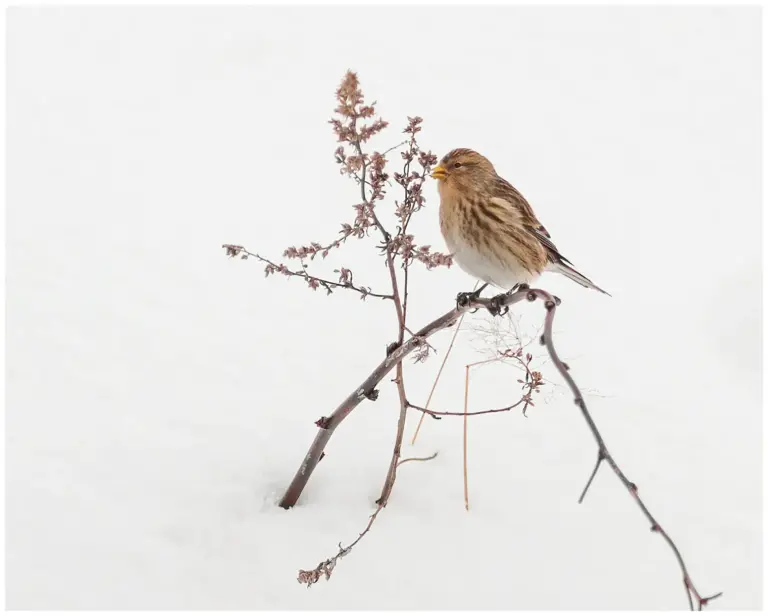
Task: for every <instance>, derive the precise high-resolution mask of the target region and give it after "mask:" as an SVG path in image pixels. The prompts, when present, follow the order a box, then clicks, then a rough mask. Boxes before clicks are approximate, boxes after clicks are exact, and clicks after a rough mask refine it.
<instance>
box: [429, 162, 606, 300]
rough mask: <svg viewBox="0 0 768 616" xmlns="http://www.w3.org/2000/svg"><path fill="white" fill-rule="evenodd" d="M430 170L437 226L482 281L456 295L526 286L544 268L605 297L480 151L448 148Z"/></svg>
mask: <svg viewBox="0 0 768 616" xmlns="http://www.w3.org/2000/svg"><path fill="white" fill-rule="evenodd" d="M430 175H431V177H432V178H434V179H436V180H437V190H438V193H439V195H440V231H441V233H442V235H443V238H444V239H445V243H446V244H447V246H448V249H449V251H450V252H451V254H452V256H453V260H454V261H455V262H456V263H457V264H458V265H459V267H461V269H463V270H464V271H465V272H466V273H467V274H469V275H470V276H472V277H474V278H477V279H479V280H481V281H483V282H484V283H485V284H483V285H482V286H481V287H480V288H479V289H477V290H476V291H474V292H472V293H460V294H459V296H468V297H465V300H466V299H469V298H470V297H471V298H477V297H479V296H480V293H481V292H482V291H483V289H485V288H486V287H487V286H488V285H489V284H490V285H493V286H494V287H497V288H499V289H501V290H502V291H505V292H511V291H514V290H516V289H520V288H527V287H528V286H529V285H530V283H532V282H533V281H535V280H536V279H537V278H538V277H539V276H540V275H541V274H542V273H543V272H545V271H549V272H557V273H559V274H562V275H564V276H567V277H568V278H570V279H571V280H573V281H574V282H577V283H578V284H580V285H581V286H583V287H586V288H588V289H594V290H595V291H599V292H600V293H604V294H605V295H609V296H610V293H608V292H607V291H604V290H603V289H601V288H600V287H598V286H597V285H596V284H595V283H594V282H592V281H591V280H590V279H589V278H587V277H586V276H584V274H582V273H581V272H579V271H577V270H576V269H575V268H574V267H573V263H571V262H570V261H569V260H568V259H566V258H565V257H564V256H563V255H562V254H561V253H560V251H559V250H558V248H557V246H555V244H554V242H553V241H552V239H551V237H550V235H549V232H548V231H547V230H546V228H545V227H544V225H542V224H541V222H539V219H538V218H536V215H535V214H534V213H533V209H532V208H531V206H530V204H529V203H528V201H526V199H525V197H523V195H522V194H520V192H519V191H518V190H517V189H516V188H515V187H514V186H512V184H510V183H509V182H507V180H505V179H504V178H502V177H501V176H500V175H499V174H498V173H496V169H495V168H494V166H493V164H491V161H489V160H488V159H487V158H486V157H485V156H483V155H482V154H478V153H477V152H475V151H474V150H470V149H468V148H457V149H454V150H451V151H450V152H449V153H448V154H446V155H445V156H444V157H443V158H442V159H441V160H440V162H439V163H438V165H437V166H436V167H434V168H433V169H432V172H431V174H430Z"/></svg>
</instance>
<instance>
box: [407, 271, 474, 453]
mask: <svg viewBox="0 0 768 616" xmlns="http://www.w3.org/2000/svg"><path fill="white" fill-rule="evenodd" d="M479 284H480V281H477V282H476V283H475V288H474V289H472V291H473V292H474V291H475V290H476V289H477V285H479ZM466 316H467V313H466V312H464V313H463V314H462V315H461V317H460V318H459V323H458V325H457V326H456V329H455V330H453V336H452V337H451V343H450V344H449V345H448V350H447V351H446V352H445V357H443V361H442V363H441V364H440V369H439V370H438V371H437V376H435V380H434V381H433V383H432V389H430V390H429V396H427V402H426V403H425V404H424V406H425V407H427V408H429V403H430V402H432V395H433V394H434V393H435V389H437V384H438V383H439V382H440V376H441V375H442V374H443V368H445V364H446V363H447V362H448V358H449V357H450V356H451V350H452V349H453V343H454V342H456V336H458V335H459V330H460V329H461V324H462V323H463V322H464V317H466ZM426 416H427V412H426V411H423V410H422V412H421V417H419V423H418V424H417V425H416V430H414V432H413V438H411V445H415V444H416V438H417V437H418V436H419V430H421V424H422V423H424V417H426Z"/></svg>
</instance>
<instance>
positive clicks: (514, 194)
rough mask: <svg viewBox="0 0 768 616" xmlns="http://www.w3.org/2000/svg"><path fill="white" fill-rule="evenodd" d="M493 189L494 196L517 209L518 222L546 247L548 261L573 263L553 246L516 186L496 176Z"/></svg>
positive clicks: (546, 232) (549, 237)
mask: <svg viewBox="0 0 768 616" xmlns="http://www.w3.org/2000/svg"><path fill="white" fill-rule="evenodd" d="M495 189H496V191H495V192H496V197H495V198H497V199H501V200H503V201H506V202H507V203H509V204H510V205H511V206H512V207H513V208H515V210H517V212H518V213H519V215H520V224H521V225H522V226H523V227H525V229H526V231H528V232H529V233H530V234H531V235H533V236H534V237H535V238H536V239H537V240H538V241H539V242H540V243H541V245H542V246H544V248H546V250H547V255H548V257H549V260H550V261H552V262H553V263H558V262H561V261H563V262H565V263H570V264H571V265H573V263H571V262H570V261H569V260H568V259H566V258H565V257H564V256H563V255H561V254H560V251H559V250H558V249H557V246H555V243H554V242H553V241H552V239H551V236H550V235H549V231H547V230H546V229H545V228H544V225H542V224H541V223H540V222H539V219H538V218H536V214H534V213H533V208H532V207H531V204H530V203H528V201H527V200H526V199H525V197H523V195H522V194H521V193H520V191H519V190H517V188H515V187H514V186H512V184H510V183H509V182H507V181H506V180H505V179H504V178H502V177H498V176H497V180H496V186H495Z"/></svg>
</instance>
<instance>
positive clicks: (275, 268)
mask: <svg viewBox="0 0 768 616" xmlns="http://www.w3.org/2000/svg"><path fill="white" fill-rule="evenodd" d="M222 248H224V249H226V250H227V254H228V255H229V256H230V257H236V256H238V255H239V256H242V255H246V256H248V257H253V258H254V259H257V260H258V261H261V262H262V263H266V264H267V266H268V267H270V268H271V270H269V271H268V273H274V272H277V273H280V274H283V275H285V276H296V277H298V278H302V279H304V280H306V281H307V282H312V281H314V282H315V283H317V285H318V286H321V287H323V288H324V289H325V290H326V291H328V293H331V292H332V290H333V289H349V290H350V291H356V292H358V293H360V294H361V295H362V296H363V297H379V298H381V299H394V296H393V295H391V294H383V293H374V292H373V291H370V290H368V288H366V287H358V286H355V285H354V284H352V283H351V282H334V281H332V280H325V279H324V278H318V277H317V276H312V275H310V274H308V273H307V272H306V271H305V270H303V269H302V271H300V272H296V271H293V270H290V269H288V268H287V267H286V266H285V265H283V264H277V263H274V262H273V261H270V260H269V259H267V258H265V257H262V256H261V255H259V254H258V253H255V252H250V251H248V250H246V249H245V248H244V247H242V246H235V245H233V244H223V245H222Z"/></svg>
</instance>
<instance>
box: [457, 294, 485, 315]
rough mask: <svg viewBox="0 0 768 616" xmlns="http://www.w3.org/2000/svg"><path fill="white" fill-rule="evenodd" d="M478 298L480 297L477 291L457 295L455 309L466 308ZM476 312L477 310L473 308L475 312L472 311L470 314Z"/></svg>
mask: <svg viewBox="0 0 768 616" xmlns="http://www.w3.org/2000/svg"><path fill="white" fill-rule="evenodd" d="M479 297H480V293H478V292H477V291H470V292H466V291H465V292H463V293H459V294H458V295H457V296H456V308H457V309H461V308H466V307H467V306H469V305H470V304H471V303H472V302H474V301H475V300H476V299H478V298H479ZM476 311H477V308H475V310H473V311H472V312H476Z"/></svg>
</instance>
